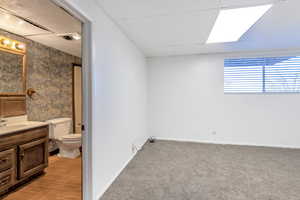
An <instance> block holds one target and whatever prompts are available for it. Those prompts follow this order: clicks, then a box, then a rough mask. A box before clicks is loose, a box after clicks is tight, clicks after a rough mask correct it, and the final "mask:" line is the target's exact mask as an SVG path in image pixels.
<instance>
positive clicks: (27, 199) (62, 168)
mask: <svg viewBox="0 0 300 200" xmlns="http://www.w3.org/2000/svg"><path fill="white" fill-rule="evenodd" d="M0 199H3V200H80V199H81V158H77V159H65V158H59V157H57V156H51V157H50V158H49V167H48V168H47V169H46V174H45V175H42V176H40V177H38V178H36V179H34V180H32V181H30V182H29V183H27V184H25V185H24V186H21V187H19V188H18V189H17V190H15V191H13V192H11V193H10V194H8V195H7V196H4V197H2V198H0Z"/></svg>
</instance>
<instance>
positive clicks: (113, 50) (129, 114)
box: [69, 0, 147, 200]
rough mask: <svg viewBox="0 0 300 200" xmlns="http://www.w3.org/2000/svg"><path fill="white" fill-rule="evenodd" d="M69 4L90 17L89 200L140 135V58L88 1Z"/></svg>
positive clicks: (114, 173)
mask: <svg viewBox="0 0 300 200" xmlns="http://www.w3.org/2000/svg"><path fill="white" fill-rule="evenodd" d="M69 3H70V4H71V5H72V6H74V7H76V8H77V9H78V10H79V11H80V12H81V13H83V14H84V15H86V16H87V17H88V18H89V19H90V20H91V21H92V43H93V46H92V51H93V55H92V59H93V61H92V66H91V68H92V79H93V80H92V81H93V83H92V101H93V103H92V108H93V116H92V126H93V128H92V131H91V132H90V133H89V134H92V138H93V147H92V148H93V150H92V151H93V156H92V160H93V166H92V167H93V170H92V175H93V185H92V186H91V187H93V200H95V199H99V197H100V196H101V195H102V194H103V192H104V191H105V190H106V189H107V188H108V187H109V185H110V184H111V183H112V181H113V180H114V179H115V177H116V176H117V175H118V173H119V172H120V171H121V170H122V168H123V167H124V166H125V165H126V163H127V162H128V161H129V160H130V159H131V158H132V156H133V153H132V151H131V147H132V144H133V143H134V144H135V145H142V144H143V143H144V142H145V141H146V139H147V134H146V101H147V97H146V95H147V93H146V63H145V62H146V60H145V58H144V55H143V54H142V53H141V52H140V51H139V50H138V49H137V48H136V46H135V45H134V44H132V43H131V42H130V41H129V39H128V38H127V37H126V36H125V35H124V34H123V33H122V32H121V31H120V29H119V28H118V27H116V25H115V24H114V23H113V22H112V21H111V20H110V18H108V17H107V16H106V15H105V14H104V12H103V10H102V9H101V8H100V7H98V4H97V3H95V2H94V1H93V0H85V1H82V0H72V1H71V0H70V1H69Z"/></svg>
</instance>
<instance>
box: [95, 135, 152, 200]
mask: <svg viewBox="0 0 300 200" xmlns="http://www.w3.org/2000/svg"><path fill="white" fill-rule="evenodd" d="M147 141H148V138H146V141H144V143H143V144H142V145H141V147H140V148H139V150H138V151H136V152H135V153H134V154H132V155H131V156H130V158H129V159H128V160H127V161H126V162H125V163H124V165H123V167H122V168H121V169H120V170H119V171H118V172H117V173H116V175H115V176H114V178H113V179H112V180H111V181H110V182H109V183H108V184H107V185H106V186H105V187H104V188H103V190H102V191H103V192H101V194H100V195H99V196H98V198H97V199H98V200H100V199H101V197H102V196H103V194H104V193H105V191H106V190H108V188H109V187H110V186H111V185H112V184H113V182H114V181H115V180H116V178H118V176H119V175H120V174H121V173H122V171H123V170H124V169H125V168H126V167H127V165H128V164H129V163H130V161H131V160H132V159H133V158H134V157H135V155H136V154H137V153H138V152H139V151H140V150H141V149H142V147H143V146H144V145H145V144H146V143H147Z"/></svg>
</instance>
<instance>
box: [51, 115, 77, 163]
mask: <svg viewBox="0 0 300 200" xmlns="http://www.w3.org/2000/svg"><path fill="white" fill-rule="evenodd" d="M47 122H48V123H49V138H50V139H53V140H55V141H56V143H57V145H58V148H59V155H58V156H60V157H63V158H76V157H78V156H79V155H80V151H79V148H80V147H81V134H73V133H71V130H72V128H71V126H72V119H71V118H57V119H52V120H48V121H47Z"/></svg>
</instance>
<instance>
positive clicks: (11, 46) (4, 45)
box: [0, 36, 26, 54]
mask: <svg viewBox="0 0 300 200" xmlns="http://www.w3.org/2000/svg"><path fill="white" fill-rule="evenodd" d="M0 48H1V49H5V50H8V51H14V52H18V53H22V54H25V53H26V45H25V44H24V43H23V42H19V41H17V40H12V39H10V38H7V37H4V36H0Z"/></svg>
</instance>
